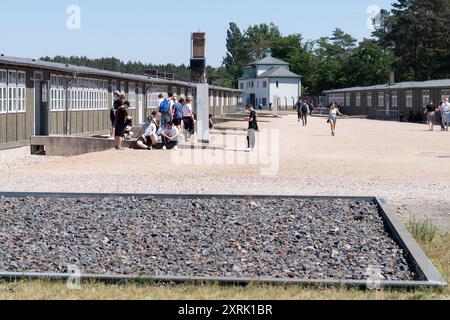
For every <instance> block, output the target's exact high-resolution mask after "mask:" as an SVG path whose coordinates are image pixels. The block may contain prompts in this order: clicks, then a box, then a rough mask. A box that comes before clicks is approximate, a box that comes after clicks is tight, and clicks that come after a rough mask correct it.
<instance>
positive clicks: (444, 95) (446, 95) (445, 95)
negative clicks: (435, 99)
mask: <svg viewBox="0 0 450 320" xmlns="http://www.w3.org/2000/svg"><path fill="white" fill-rule="evenodd" d="M445 98H450V89H444V90H441V99H442V100H444V99H445Z"/></svg>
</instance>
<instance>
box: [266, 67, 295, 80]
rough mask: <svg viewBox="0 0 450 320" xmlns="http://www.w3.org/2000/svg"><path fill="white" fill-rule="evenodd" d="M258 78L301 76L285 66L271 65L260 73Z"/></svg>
mask: <svg viewBox="0 0 450 320" xmlns="http://www.w3.org/2000/svg"><path fill="white" fill-rule="evenodd" d="M258 78H301V76H299V75H298V74H295V73H293V72H292V71H289V70H288V69H286V68H281V67H273V68H270V69H269V70H267V71H266V72H264V73H262V74H260V75H259V76H258Z"/></svg>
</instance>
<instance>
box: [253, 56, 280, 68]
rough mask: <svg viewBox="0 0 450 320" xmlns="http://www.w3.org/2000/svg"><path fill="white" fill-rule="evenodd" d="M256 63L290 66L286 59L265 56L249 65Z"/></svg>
mask: <svg viewBox="0 0 450 320" xmlns="http://www.w3.org/2000/svg"><path fill="white" fill-rule="evenodd" d="M256 65H259V66H261V65H281V66H288V65H289V63H287V62H286V61H283V60H280V59H277V58H274V57H270V56H269V57H265V58H263V59H261V60H257V61H254V62H252V63H250V64H249V66H256Z"/></svg>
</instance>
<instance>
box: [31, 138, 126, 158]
mask: <svg viewBox="0 0 450 320" xmlns="http://www.w3.org/2000/svg"><path fill="white" fill-rule="evenodd" d="M128 143H129V142H128V141H125V142H124V146H125V147H127V144H128ZM30 145H31V154H40V155H46V156H51V157H71V156H77V155H80V154H85V153H91V152H101V151H105V150H110V149H113V148H114V140H108V139H105V138H91V137H74V136H49V137H44V136H34V137H31V143H30Z"/></svg>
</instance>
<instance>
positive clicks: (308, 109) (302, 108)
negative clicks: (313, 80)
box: [297, 100, 344, 137]
mask: <svg viewBox="0 0 450 320" xmlns="http://www.w3.org/2000/svg"><path fill="white" fill-rule="evenodd" d="M313 109H314V105H313V104H312V103H311V104H308V102H307V101H306V100H303V102H302V101H299V102H298V103H297V112H298V122H300V121H301V122H302V125H303V126H304V127H306V126H307V125H308V115H312V112H313ZM338 116H342V117H344V115H343V114H342V113H341V111H340V110H339V106H338V105H337V103H336V102H333V103H332V104H331V105H330V111H329V115H328V120H327V123H329V124H330V127H331V135H332V136H333V137H334V136H336V124H337V117H338Z"/></svg>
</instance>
